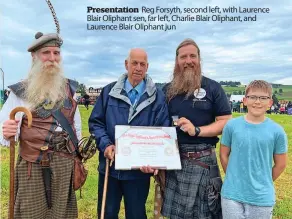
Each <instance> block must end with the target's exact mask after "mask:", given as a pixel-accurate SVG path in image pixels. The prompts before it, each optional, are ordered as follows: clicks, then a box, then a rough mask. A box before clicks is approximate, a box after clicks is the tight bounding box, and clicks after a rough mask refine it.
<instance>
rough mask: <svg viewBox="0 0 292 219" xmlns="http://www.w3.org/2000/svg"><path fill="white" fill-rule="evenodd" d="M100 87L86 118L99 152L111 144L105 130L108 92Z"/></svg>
mask: <svg viewBox="0 0 292 219" xmlns="http://www.w3.org/2000/svg"><path fill="white" fill-rule="evenodd" d="M105 90H106V88H104V89H102V91H101V94H100V96H99V98H98V99H97V101H96V103H95V105H94V108H93V110H92V112H91V115H90V117H89V120H88V126H89V132H90V133H91V134H94V135H95V140H96V145H97V147H98V149H99V150H100V151H101V152H104V151H105V149H106V147H107V146H109V145H111V144H113V143H112V142H111V140H110V138H109V136H108V134H107V131H106V119H105V117H106V108H107V98H108V93H107V92H106V91H105Z"/></svg>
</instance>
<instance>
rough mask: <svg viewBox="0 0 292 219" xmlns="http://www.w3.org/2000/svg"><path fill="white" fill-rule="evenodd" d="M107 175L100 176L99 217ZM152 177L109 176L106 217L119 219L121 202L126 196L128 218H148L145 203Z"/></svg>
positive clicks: (107, 218) (125, 203)
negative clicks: (128, 177)
mask: <svg viewBox="0 0 292 219" xmlns="http://www.w3.org/2000/svg"><path fill="white" fill-rule="evenodd" d="M104 179H105V176H104V175H103V174H99V178H98V206H97V207H98V218H100V215H101V205H102V196H103V186H104ZM149 187H150V178H147V179H137V180H119V179H116V178H113V177H111V176H109V177H108V185H107V196H106V207H105V216H104V218H106V219H118V218H119V217H118V214H119V211H120V204H121V200H122V197H124V205H125V214H126V219H146V218H147V216H146V209H145V204H146V200H147V197H148V193H149Z"/></svg>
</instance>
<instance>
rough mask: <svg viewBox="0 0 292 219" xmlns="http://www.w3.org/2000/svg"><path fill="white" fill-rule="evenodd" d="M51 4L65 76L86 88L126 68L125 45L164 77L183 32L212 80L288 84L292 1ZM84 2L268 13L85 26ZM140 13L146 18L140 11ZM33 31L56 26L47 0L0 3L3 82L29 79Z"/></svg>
mask: <svg viewBox="0 0 292 219" xmlns="http://www.w3.org/2000/svg"><path fill="white" fill-rule="evenodd" d="M51 2H52V4H53V5H54V8H55V11H56V13H57V17H58V19H59V22H60V26H61V35H62V37H63V40H64V44H63V47H62V54H63V64H64V69H65V75H66V77H69V78H72V79H76V80H77V81H79V82H81V83H84V84H85V85H86V86H87V87H91V86H93V87H100V86H104V85H106V84H108V83H110V82H112V81H115V80H117V78H118V77H119V75H121V74H122V73H124V72H125V68H124V60H125V58H126V57H127V55H128V52H129V49H130V48H134V47H142V48H144V49H145V50H146V51H147V53H148V60H149V69H148V74H149V75H150V76H151V77H152V78H153V80H154V81H155V82H168V81H169V80H170V78H171V74H172V71H173V67H174V59H175V49H176V47H177V45H178V44H179V43H180V42H181V41H182V40H183V39H185V38H192V39H194V40H195V41H196V42H197V44H198V45H199V47H200V49H201V57H202V70H203V74H204V75H205V76H207V77H210V78H212V79H215V80H217V81H221V80H224V81H225V80H228V81H229V80H233V81H241V82H242V83H244V84H246V83H248V82H250V81H251V80H254V79H264V80H267V81H269V82H272V83H281V84H292V74H291V73H292V52H291V48H292V25H291V23H292V1H291V0H284V1H281V3H280V2H279V1H272V0H246V1H239V0H214V1H213V0H200V1H193V0H180V1H179V0H176V1H173V0H171V1H162V0H161V1H153V0H151V1H137V0H123V1H120V0H108V1H94V0H83V1H78V0H71V1H69V0H66V1H65V0H63V1H57V0H51ZM158 2H159V3H158ZM87 6H92V7H96V8H104V7H137V8H139V9H140V11H141V7H142V6H147V7H156V6H160V7H174V6H178V7H180V8H181V9H183V8H187V7H188V8H195V7H205V6H212V7H215V6H219V7H220V8H221V9H222V8H223V7H229V6H235V7H239V6H240V7H248V8H250V7H268V8H270V13H269V14H258V15H257V21H256V22H225V23H220V22H215V21H210V22H173V23H172V24H175V25H176V27H177V28H176V30H175V31H167V32H165V31H146V32H144V31H138V30H134V31H89V30H87V28H86V25H87V23H89V22H87V20H86V19H87V13H86V11H87ZM96 15H98V14H96ZM102 15H104V14H102ZM120 15H128V14H120ZM132 15H134V14H132ZM139 15H140V16H145V17H146V18H147V16H148V15H147V14H142V13H140V14H139ZM221 15H225V14H221ZM241 15H242V16H244V15H243V14H241ZM252 15H253V14H252ZM136 16H137V14H136ZM229 16H236V14H229ZM103 23H104V24H106V23H105V22H103ZM162 23H164V22H162ZM91 24H102V23H98V22H95V23H91ZM152 24H155V23H152ZM169 24H171V23H169ZM38 31H41V32H44V33H47V32H54V31H55V25H54V22H53V18H52V16H51V13H50V11H49V8H48V6H47V4H46V2H45V0H25V1H23V0H10V1H1V3H0V67H1V68H2V69H3V70H4V72H5V87H6V86H7V85H9V84H13V83H16V82H18V81H19V80H21V79H24V78H26V76H27V73H28V70H29V68H30V63H31V56H30V53H28V52H27V48H28V46H29V45H30V44H31V43H32V41H33V39H34V35H35V33H36V32H38Z"/></svg>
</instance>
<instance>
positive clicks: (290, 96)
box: [222, 85, 292, 101]
mask: <svg viewBox="0 0 292 219" xmlns="http://www.w3.org/2000/svg"><path fill="white" fill-rule="evenodd" d="M222 87H223V89H224V91H225V92H226V93H228V94H235V93H234V92H236V94H243V92H244V91H245V87H243V86H242V87H231V86H222ZM281 89H282V93H281ZM273 93H275V94H276V97H277V98H278V100H289V101H292V85H280V86H279V87H277V88H273Z"/></svg>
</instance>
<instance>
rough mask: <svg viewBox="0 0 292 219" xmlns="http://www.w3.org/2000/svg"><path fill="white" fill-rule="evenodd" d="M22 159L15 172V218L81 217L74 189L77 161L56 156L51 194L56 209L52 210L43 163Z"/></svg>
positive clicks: (54, 157)
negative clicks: (46, 190) (41, 164)
mask: <svg viewBox="0 0 292 219" xmlns="http://www.w3.org/2000/svg"><path fill="white" fill-rule="evenodd" d="M31 165H32V166H31V171H30V177H29V176H28V173H29V172H28V170H29V169H28V166H29V162H28V161H26V160H24V159H22V158H21V157H20V156H18V160H17V164H16V170H15V193H14V194H15V205H14V218H15V219H57V218H58V219H59V218H60V219H61V218H66V219H74V218H78V211H77V201H76V196H75V192H74V189H73V169H74V161H73V160H71V159H69V158H65V157H60V156H57V155H53V156H52V160H51V163H50V166H51V171H52V174H51V194H52V208H51V209H48V207H47V201H46V195H45V187H44V182H43V178H42V169H41V166H40V164H36V163H31Z"/></svg>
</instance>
